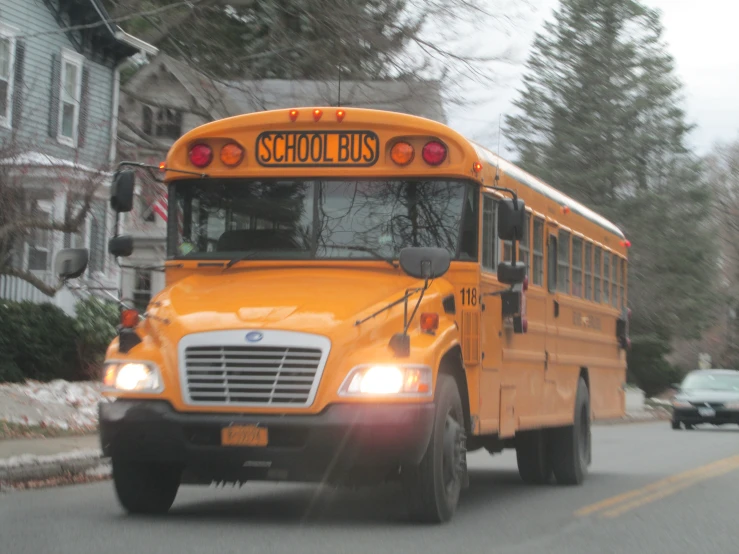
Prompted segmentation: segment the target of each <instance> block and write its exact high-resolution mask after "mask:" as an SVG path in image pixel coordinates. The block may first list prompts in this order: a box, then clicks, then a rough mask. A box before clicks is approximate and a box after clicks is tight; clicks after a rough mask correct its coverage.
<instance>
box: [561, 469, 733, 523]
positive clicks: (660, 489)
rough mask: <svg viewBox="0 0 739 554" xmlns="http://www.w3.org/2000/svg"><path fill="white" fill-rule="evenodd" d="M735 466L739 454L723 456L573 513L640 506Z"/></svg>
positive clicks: (583, 514) (582, 513)
mask: <svg viewBox="0 0 739 554" xmlns="http://www.w3.org/2000/svg"><path fill="white" fill-rule="evenodd" d="M737 468H739V456H732V457H730V458H725V459H723V460H719V461H717V462H713V463H710V464H707V465H704V466H700V467H697V468H694V469H691V470H689V471H685V472H683V473H678V474H676V475H672V476H670V477H666V478H665V479H661V480H659V481H656V482H654V483H651V484H649V485H646V486H644V487H641V488H639V489H634V490H632V491H629V492H625V493H623V494H619V495H616V496H613V497H611V498H606V499H605V500H601V501H600V502H596V503H595V504H590V505H589V506H585V507H583V508H580V509H579V510H577V511H576V512H575V515H576V516H580V517H582V516H587V515H590V514H594V513H596V512H601V511H604V510H605V509H606V508H611V507H614V506H618V505H622V506H632V505H633V506H632V507H637V506H641V505H643V504H646V503H648V502H652V501H653V500H658V499H659V498H664V497H665V496H667V495H668V494H672V493H674V492H677V491H679V490H682V489H684V488H687V487H688V486H690V485H692V484H695V483H697V482H699V481H702V480H703V479H709V478H711V477H716V476H718V475H723V474H724V473H728V472H729V471H733V470H734V469H737ZM680 485H684V486H680ZM673 489H674V490H673ZM668 491H669V492H668ZM651 497H655V498H654V499H653V500H646V501H645V499H648V498H651ZM629 501H631V502H629ZM627 509H631V508H627ZM624 511H626V510H621V507H620V506H619V507H618V508H615V509H613V510H611V511H609V512H606V513H607V514H611V513H614V512H618V513H617V514H616V515H619V514H621V513H623V512H624ZM604 515H605V514H604ZM607 517H615V515H608V516H607Z"/></svg>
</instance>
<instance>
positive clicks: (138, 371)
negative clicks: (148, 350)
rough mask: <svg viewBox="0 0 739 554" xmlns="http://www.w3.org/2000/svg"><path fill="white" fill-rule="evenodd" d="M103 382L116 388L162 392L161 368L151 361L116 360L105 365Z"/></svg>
mask: <svg viewBox="0 0 739 554" xmlns="http://www.w3.org/2000/svg"><path fill="white" fill-rule="evenodd" d="M103 384H104V385H105V386H106V387H110V388H113V389H116V390H122V391H141V392H160V391H161V390H162V378H161V375H160V374H159V368H158V367H157V366H156V365H155V364H153V363H150V362H127V363H121V362H114V363H108V364H106V365H105V370H104V372H103Z"/></svg>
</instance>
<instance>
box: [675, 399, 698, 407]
mask: <svg viewBox="0 0 739 554" xmlns="http://www.w3.org/2000/svg"><path fill="white" fill-rule="evenodd" d="M672 406H673V408H692V407H693V405H692V404H691V403H690V402H688V401H687V400H673V401H672Z"/></svg>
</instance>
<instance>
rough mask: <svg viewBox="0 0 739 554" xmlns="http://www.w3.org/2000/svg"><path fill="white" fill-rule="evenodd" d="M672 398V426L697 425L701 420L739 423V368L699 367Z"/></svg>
mask: <svg viewBox="0 0 739 554" xmlns="http://www.w3.org/2000/svg"><path fill="white" fill-rule="evenodd" d="M676 388H677V390H678V392H677V394H676V395H675V397H674V398H673V399H672V428H673V429H680V425H681V424H682V425H684V426H685V428H686V429H693V427H694V426H695V425H697V424H699V423H711V424H713V425H723V424H725V423H736V424H739V371H735V370H733V369H699V370H695V371H691V372H690V373H688V374H687V375H686V376H685V379H683V382H682V383H681V384H680V385H679V386H677V387H676Z"/></svg>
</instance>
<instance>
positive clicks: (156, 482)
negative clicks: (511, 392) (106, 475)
mask: <svg viewBox="0 0 739 554" xmlns="http://www.w3.org/2000/svg"><path fill="white" fill-rule="evenodd" d="M180 478H181V471H180V468H179V467H177V466H174V465H172V464H155V463H139V462H129V461H122V460H116V459H115V458H114V459H113V484H114V486H115V491H116V494H117V496H118V501H119V502H120V503H121V505H122V506H123V508H124V509H125V510H126V511H127V512H128V513H130V514H164V513H167V511H168V510H169V509H170V508H171V507H172V504H173V503H174V499H175V496H177V490H178V489H179V487H180Z"/></svg>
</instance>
